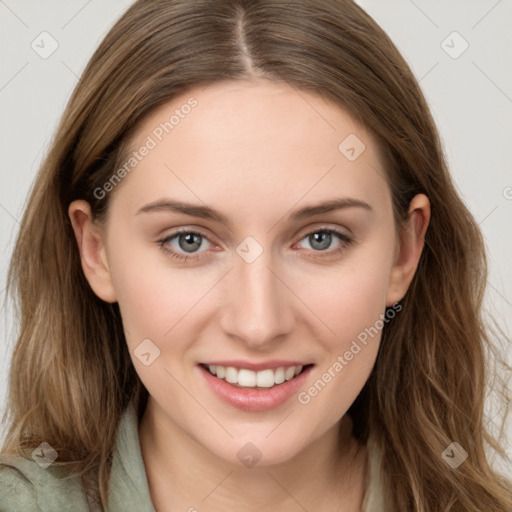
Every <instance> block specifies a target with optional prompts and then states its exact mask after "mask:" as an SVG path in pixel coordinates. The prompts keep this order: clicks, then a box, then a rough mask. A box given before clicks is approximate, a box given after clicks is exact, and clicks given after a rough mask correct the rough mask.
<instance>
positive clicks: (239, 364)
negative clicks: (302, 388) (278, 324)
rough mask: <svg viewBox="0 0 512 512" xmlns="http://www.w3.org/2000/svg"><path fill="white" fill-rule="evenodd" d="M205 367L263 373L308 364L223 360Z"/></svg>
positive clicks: (206, 364)
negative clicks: (231, 368) (212, 366)
mask: <svg viewBox="0 0 512 512" xmlns="http://www.w3.org/2000/svg"><path fill="white" fill-rule="evenodd" d="M201 364H204V365H205V366H209V365H215V366H225V367H228V366H232V367H233V368H238V369H240V368H243V369H246V370H253V371H261V370H276V369H277V368H289V367H290V366H307V365H308V364H311V363H308V362H304V361H284V360H277V359H273V360H272V361H265V362H262V363H253V362H250V361H242V360H240V359H237V360H231V361H227V360H222V361H206V362H204V363H201Z"/></svg>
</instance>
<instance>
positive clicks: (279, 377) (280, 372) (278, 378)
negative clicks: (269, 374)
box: [274, 368, 284, 384]
mask: <svg viewBox="0 0 512 512" xmlns="http://www.w3.org/2000/svg"><path fill="white" fill-rule="evenodd" d="M274 382H275V383H276V384H282V383H283V382H284V368H278V369H277V370H276V371H275V372H274Z"/></svg>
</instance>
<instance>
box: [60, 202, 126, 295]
mask: <svg viewBox="0 0 512 512" xmlns="http://www.w3.org/2000/svg"><path fill="white" fill-rule="evenodd" d="M68 215H69V218H70V219H71V224H72V226H73V231H74V232H75V237H76V240H77V243H78V249H79V251H80V259H81V261H82V269H83V271H84V274H85V277H86V279H87V281H88V282H89V284H90V286H91V288H92V289H93V291H94V293H95V294H96V295H97V296H98V297H99V298H100V299H102V300H104V301H105V302H116V301H117V298H116V294H115V291H114V286H113V284H112V278H111V275H110V270H109V266H108V261H107V254H106V250H105V243H104V231H103V229H101V228H100V227H99V226H98V225H97V224H96V223H94V221H93V218H92V214H91V207H90V205H89V203H88V202H87V201H84V200H81V199H80V200H77V201H73V202H72V203H71V204H70V205H69V208H68Z"/></svg>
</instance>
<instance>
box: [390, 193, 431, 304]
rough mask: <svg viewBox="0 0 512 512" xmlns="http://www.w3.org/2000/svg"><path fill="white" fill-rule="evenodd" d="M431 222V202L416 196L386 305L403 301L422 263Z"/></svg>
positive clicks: (395, 265)
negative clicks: (426, 234) (422, 254)
mask: <svg viewBox="0 0 512 512" xmlns="http://www.w3.org/2000/svg"><path fill="white" fill-rule="evenodd" d="M429 222H430V201H429V200H428V197H427V196H426V195H424V194H418V195H416V196H414V198H413V199H412V201H411V203H410V205H409V213H408V220H407V224H406V226H405V227H404V228H403V229H402V230H401V232H400V235H399V240H398V245H397V251H396V258H395V263H394V265H393V268H392V269H391V276H390V281H389V287H388V295H387V300H386V305H387V306H388V307H390V306H392V305H393V304H395V303H396V302H398V301H400V300H401V299H403V297H404V295H405V293H406V292H407V289H408V288H409V285H410V284H411V281H412V278H413V277H414V273H415V272H416V268H417V266H418V263H419V261H420V256H421V251H422V250H423V246H424V243H425V233H426V231H427V227H428V224H429Z"/></svg>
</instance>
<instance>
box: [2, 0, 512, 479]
mask: <svg viewBox="0 0 512 512" xmlns="http://www.w3.org/2000/svg"><path fill="white" fill-rule="evenodd" d="M130 3H131V1H128V0H115V1H114V0H108V1H100V0H89V1H87V0H67V1H65V2H64V1H62V0H60V1H57V0H45V1H44V2H41V1H40V0H39V1H38V0H0V120H1V123H0V155H1V158H0V165H1V168H0V179H1V187H0V250H1V251H2V252H1V258H0V300H3V298H4V287H5V276H6V270H7V263H8V259H9V256H10V253H11V251H12V247H13V243H14V239H15V235H16V232H17V229H18V226H19V219H20V218H21V215H22V212H23V209H24V205H25V201H26V197H27V193H28V190H29V188H30V186H31V183H32V181H33V179H34V176H35V173H36V171H37V169H38V167H39V165H40V162H41V160H42V158H43V156H44V154H45V152H46V151H47V149H48V146H49V143H50V140H51V137H52V135H53V132H54V130H55V128H56V126H57V122H58V119H59V117H60V115H61V113H62V111H63V108H64V106H65V104H66V102H67V100H68V98H69V96H70V94H71V91H72V89H73V87H74V86H75V84H76V83H77V81H78V79H79V76H80V73H81V71H82V70H83V68H84V66H85V64H86V62H87V60H88V59H89V57H90V56H91V54H92V52H93V51H94V49H95V48H96V47H97V45H98V44H99V42H100V41H101V39H102V38H103V36H104V35H105V34H106V32H107V31H108V29H109V28H110V27H111V25H112V24H113V23H114V21H115V20H116V19H117V18H118V16H120V15H121V13H122V12H123V11H124V10H125V9H126V7H127V6H128V5H130ZM358 3H359V4H360V5H361V6H362V7H363V8H365V9H366V10H367V12H368V13H369V14H370V15H371V16H372V17H373V18H374V19H375V20H376V21H377V22H378V23H379V24H380V25H381V26H382V28H383V29H384V30H385V31H386V32H387V33H388V34H389V35H390V36H391V38H392V39H393V41H394V42H395V44H396V45H397V46H398V48H399V50H400V51H401V52H402V54H403V55H404V57H405V58H406V60H407V61H408V63H409V64H410V66H411V68H412V70H413V72H414V73H415V75H416V77H417V78H418V80H419V81H420V84H421V86H422V88H423V91H424V93H425V95H426V97H427V100H428V102H429V104H430V107H431V110H432V113H433V115H434V118H435V120H436V122H437V124H438V127H439V130H440V133H441V137H442V140H443V142H444V148H445V153H446V156H447V158H448V163H449V165H450V168H451V171H452V173H453V176H454V178H455V181H456V183H457V186H458V188H459V191H460V194H461V195H462V197H463V198H464V200H465V201H466V203H467V204H468V206H469V208H470V209H471V211H472V212H473V214H474V216H475V218H476V219H477V221H478V222H479V224H480V226H481V229H482V231H483V234H484V237H485V240H486V243H487V247H488V251H489V260H490V274H489V279H488V285H489V286H488V293H487V297H486V307H487V309H488V310H489V311H491V312H492V313H493V314H494V315H495V316H496V318H498V319H499V321H500V323H501V325H502V327H503V328H504V329H505V332H506V333H507V334H508V336H509V337H512V265H510V261H511V256H512V236H511V235H512V231H511V224H512V172H511V163H512V138H511V135H512V64H511V63H512V44H511V43H512V30H511V28H512V27H511V20H512V1H511V0H451V1H447V0H414V1H413V0H386V1H383V0H359V1H358ZM42 32H47V33H48V34H50V35H49V36H48V35H41V33H42ZM453 32H457V33H458V34H453ZM57 44H58V47H57V49H56V50H55V51H54V52H53V53H52V54H51V55H49V56H47V55H45V54H44V52H49V51H50V50H51V49H52V45H57ZM466 46H468V47H467V49H466V50H465V51H464V52H462V50H464V48H465V47H466ZM33 47H34V48H33ZM35 50H37V52H39V54H38V53H37V52H36V51H35ZM43 57H46V58H43ZM0 322H1V325H0V414H2V413H3V408H4V404H5V394H6V379H7V371H8V363H9V358H10V353H11V351H12V346H13V343H14V337H13V328H14V327H15V326H14V325H13V319H12V313H11V311H9V310H7V311H2V315H1V319H0ZM503 350H504V353H505V356H506V357H508V360H509V361H510V362H511V363H512V350H511V347H510V345H508V344H507V345H504V346H503ZM488 410H489V421H490V422H492V418H497V417H499V414H498V413H499V412H500V411H499V410H498V409H496V408H495V407H493V402H492V401H489V403H488ZM507 432H508V437H509V439H510V438H512V422H511V421H509V423H508V431H507ZM1 437H2V429H1V427H0V438H1ZM508 455H509V456H511V455H512V451H511V450H510V448H508ZM498 467H499V468H500V469H501V470H502V471H505V472H506V473H507V474H509V475H510V476H511V477H512V462H511V461H510V459H509V460H508V461H507V462H505V463H501V464H500V465H498Z"/></svg>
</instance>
